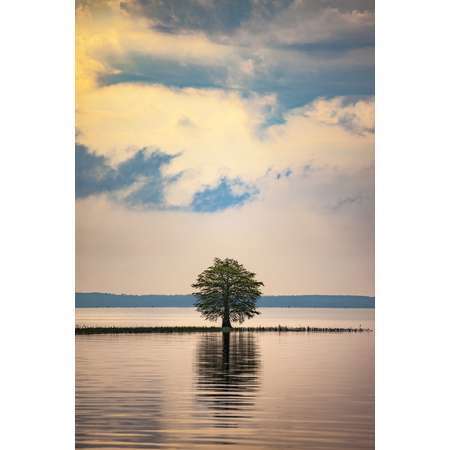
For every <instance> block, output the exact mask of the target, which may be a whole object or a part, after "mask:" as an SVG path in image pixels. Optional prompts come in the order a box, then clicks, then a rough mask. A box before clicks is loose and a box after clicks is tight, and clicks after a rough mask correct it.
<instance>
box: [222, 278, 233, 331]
mask: <svg viewBox="0 0 450 450" xmlns="http://www.w3.org/2000/svg"><path fill="white" fill-rule="evenodd" d="M223 302H224V304H223V317H222V328H231V322H230V302H229V299H228V286H227V293H226V294H225V298H224V301H223Z"/></svg>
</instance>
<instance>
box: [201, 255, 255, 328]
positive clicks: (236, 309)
mask: <svg viewBox="0 0 450 450" xmlns="http://www.w3.org/2000/svg"><path fill="white" fill-rule="evenodd" d="M255 275H256V274H255V273H253V272H250V271H248V270H247V269H246V268H245V267H244V266H243V265H242V264H239V263H238V262H237V261H236V260H234V259H230V258H226V259H219V258H215V259H214V264H213V265H212V266H210V267H208V268H207V269H206V270H204V271H203V272H202V273H201V274H200V275H198V277H197V281H196V282H195V283H194V284H192V287H193V288H194V289H195V291H194V292H193V293H192V294H193V295H194V296H195V298H196V303H195V307H196V309H197V311H199V312H200V313H201V314H202V316H203V317H205V318H206V319H207V320H212V321H216V320H217V319H219V318H222V327H231V322H239V323H242V322H244V320H245V319H250V318H252V317H254V316H255V315H257V314H259V312H258V311H257V310H256V300H257V299H258V297H260V295H261V290H260V288H261V287H262V286H264V283H262V282H261V281H257V280H256V279H255Z"/></svg>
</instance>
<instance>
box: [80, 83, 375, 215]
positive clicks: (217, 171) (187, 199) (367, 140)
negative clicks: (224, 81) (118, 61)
mask: <svg viewBox="0 0 450 450" xmlns="http://www.w3.org/2000/svg"><path fill="white" fill-rule="evenodd" d="M124 105H126V107H124ZM276 108H277V103H276V99H275V98H274V97H273V96H258V95H252V96H249V97H242V96H241V95H239V94H238V93H235V92H227V91H223V90H204V89H192V88H187V89H169V88H167V87H164V86H149V85H136V84H120V85H115V86H108V87H102V88H99V89H96V90H95V91H93V92H91V93H89V94H86V95H85V96H84V102H83V104H82V105H81V106H80V107H79V109H78V112H77V126H78V129H79V130H80V134H79V136H78V141H79V143H80V144H82V145H85V146H86V147H88V148H89V149H90V150H91V151H92V152H94V153H95V154H96V155H98V156H105V157H107V158H108V160H109V161H110V163H111V164H112V165H114V166H115V165H117V164H120V163H121V162H123V161H125V160H128V159H129V158H131V157H132V156H133V155H134V153H135V152H137V151H138V150H140V149H142V148H158V149H161V150H162V151H163V152H164V153H165V154H167V155H170V156H172V158H171V159H170V161H169V162H168V163H167V164H164V165H163V166H162V167H161V172H162V176H164V177H167V178H171V177H176V180H175V181H174V182H172V183H168V184H167V185H165V187H164V192H165V198H166V201H167V203H168V204H169V205H172V206H174V207H188V206H189V205H190V204H191V202H192V199H193V196H194V194H195V193H196V192H199V191H200V190H201V189H203V188H204V186H215V185H217V184H218V183H219V181H220V180H221V179H222V178H223V177H226V178H228V179H235V178H241V179H242V180H245V181H246V182H247V183H250V184H254V185H255V184H257V183H258V180H259V179H260V178H261V177H263V176H264V175H265V174H266V173H267V171H268V170H269V169H271V170H274V171H278V172H281V171H283V170H286V169H288V168H290V169H291V170H292V171H293V172H296V171H298V170H300V169H301V168H302V167H303V166H304V165H305V164H308V163H313V164H314V165H315V166H332V167H338V168H339V167H340V168H344V169H348V168H355V169H358V168H361V167H367V166H368V165H369V164H370V163H371V161H372V160H373V139H374V137H373V133H372V130H373V99H371V98H364V99H351V98H337V99H329V100H327V99H319V100H317V101H316V102H313V103H312V104H310V105H307V106H305V107H303V108H297V109H292V110H289V111H288V112H287V113H286V114H284V115H283V121H282V123H275V124H272V125H269V126H266V125H265V124H266V123H267V121H268V120H269V119H270V117H271V116H272V114H273V112H274V111H276ZM188 124H189V125H190V126H186V125H188ZM192 125H195V126H192ZM174 130H176V131H174ZM174 156H176V158H175V157H174Z"/></svg>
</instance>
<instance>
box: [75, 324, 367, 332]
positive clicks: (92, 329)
mask: <svg viewBox="0 0 450 450" xmlns="http://www.w3.org/2000/svg"><path fill="white" fill-rule="evenodd" d="M264 331H270V332H280V333H281V332H297V333H362V332H371V331H372V330H371V329H369V328H330V327H323V328H322V327H284V326H281V325H278V326H277V327H237V328H228V327H227V328H221V327H182V326H178V327H114V326H112V327H87V326H77V327H75V334H134V333H205V332H206V333H209V332H221V333H230V332H231V333H236V332H237V333H242V332H264Z"/></svg>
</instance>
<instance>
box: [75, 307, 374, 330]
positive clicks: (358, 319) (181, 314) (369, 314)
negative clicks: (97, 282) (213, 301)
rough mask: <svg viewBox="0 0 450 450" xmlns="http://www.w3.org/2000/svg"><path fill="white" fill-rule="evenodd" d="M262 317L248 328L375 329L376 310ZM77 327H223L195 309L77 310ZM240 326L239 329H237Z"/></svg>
mask: <svg viewBox="0 0 450 450" xmlns="http://www.w3.org/2000/svg"><path fill="white" fill-rule="evenodd" d="M258 310H259V311H260V312H261V314H260V315H259V316H256V317H254V318H253V319H251V320H247V321H245V323H244V326H250V327H252V326H259V325H261V326H277V325H285V326H300V325H305V326H319V327H320V326H323V327H355V328H356V327H359V325H361V326H362V327H363V328H370V329H372V330H373V329H374V327H375V310H374V309H361V308H360V309H350V308H259V309H258ZM75 311H76V312H75V320H76V323H77V325H86V326H96V325H97V326H110V325H116V326H162V325H167V326H170V325H172V326H173V325H183V326H188V325H207V326H213V325H219V326H220V323H214V322H208V321H206V320H204V319H202V318H201V316H200V314H199V313H198V312H197V311H196V310H195V309H194V308H77V309H76V310H75ZM235 326H239V325H235Z"/></svg>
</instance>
